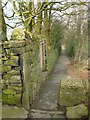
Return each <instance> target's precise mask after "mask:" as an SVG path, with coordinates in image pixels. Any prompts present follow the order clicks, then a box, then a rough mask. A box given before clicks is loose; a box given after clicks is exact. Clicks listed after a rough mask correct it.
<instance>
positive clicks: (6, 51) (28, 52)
mask: <svg viewBox="0 0 90 120" xmlns="http://www.w3.org/2000/svg"><path fill="white" fill-rule="evenodd" d="M33 51H34V52H33ZM36 54H37V55H36ZM39 62H40V61H39V43H37V42H35V43H30V42H29V41H25V40H21V41H13V40H11V41H9V42H5V43H2V70H1V71H0V73H2V80H1V83H2V100H3V103H4V104H10V105H18V106H20V105H25V107H26V108H28V107H29V106H28V105H29V104H30V102H32V100H33V99H34V98H33V97H35V95H34V94H35V90H36V87H37V83H38V84H39V80H40V77H41V76H40V72H41V71H40V66H39ZM35 68H36V71H37V69H38V71H39V72H38V73H37V72H36V74H37V75H38V80H37V79H35V78H34V76H35V75H34V73H35ZM33 71H34V72H33ZM34 80H36V81H34ZM37 88H39V87H37ZM30 91H32V92H30ZM36 91H37V90H36ZM26 104H27V105H26Z"/></svg>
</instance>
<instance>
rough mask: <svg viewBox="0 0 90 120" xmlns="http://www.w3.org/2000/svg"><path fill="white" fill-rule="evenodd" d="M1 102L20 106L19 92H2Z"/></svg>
mask: <svg viewBox="0 0 90 120" xmlns="http://www.w3.org/2000/svg"><path fill="white" fill-rule="evenodd" d="M2 103H3V104H9V105H16V106H21V94H15V95H6V94H2Z"/></svg>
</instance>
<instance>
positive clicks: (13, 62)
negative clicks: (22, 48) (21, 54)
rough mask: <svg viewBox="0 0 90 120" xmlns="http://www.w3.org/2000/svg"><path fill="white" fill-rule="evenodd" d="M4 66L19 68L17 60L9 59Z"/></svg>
mask: <svg viewBox="0 0 90 120" xmlns="http://www.w3.org/2000/svg"><path fill="white" fill-rule="evenodd" d="M4 65H9V66H18V60H15V59H9V60H7V61H6V62H5V63H4Z"/></svg>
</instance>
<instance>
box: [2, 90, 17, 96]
mask: <svg viewBox="0 0 90 120" xmlns="http://www.w3.org/2000/svg"><path fill="white" fill-rule="evenodd" d="M3 93H4V94H7V95H15V94H16V91H14V90H12V89H5V90H3Z"/></svg>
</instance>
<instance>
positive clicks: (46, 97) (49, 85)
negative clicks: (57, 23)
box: [28, 52, 70, 119]
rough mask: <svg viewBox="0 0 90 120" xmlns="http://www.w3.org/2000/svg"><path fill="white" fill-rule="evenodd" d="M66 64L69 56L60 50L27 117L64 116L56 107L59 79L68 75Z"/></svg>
mask: <svg viewBox="0 0 90 120" xmlns="http://www.w3.org/2000/svg"><path fill="white" fill-rule="evenodd" d="M68 64H70V61H69V58H68V57H67V56H66V55H65V54H64V52H62V54H61V55H60V57H59V59H58V61H57V62H56V64H55V66H54V69H53V71H52V73H51V74H50V75H49V77H48V78H47V79H46V81H45V82H44V83H43V85H42V86H41V88H40V91H39V95H38V98H36V100H35V101H34V103H33V105H32V108H31V110H30V113H29V115H28V118H30V117H31V118H51V119H52V118H65V115H64V114H63V111H60V110H59V109H58V91H59V86H60V80H61V79H64V78H66V76H67V75H68Z"/></svg>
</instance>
